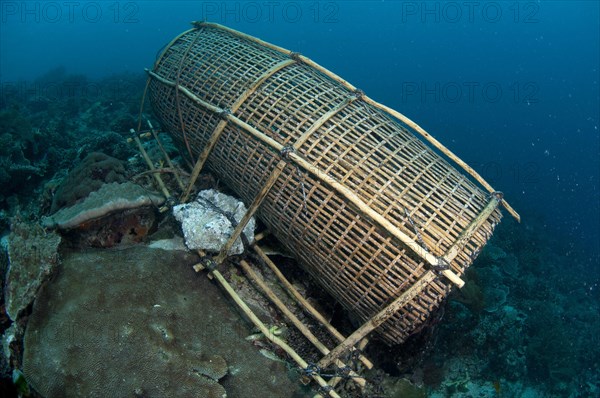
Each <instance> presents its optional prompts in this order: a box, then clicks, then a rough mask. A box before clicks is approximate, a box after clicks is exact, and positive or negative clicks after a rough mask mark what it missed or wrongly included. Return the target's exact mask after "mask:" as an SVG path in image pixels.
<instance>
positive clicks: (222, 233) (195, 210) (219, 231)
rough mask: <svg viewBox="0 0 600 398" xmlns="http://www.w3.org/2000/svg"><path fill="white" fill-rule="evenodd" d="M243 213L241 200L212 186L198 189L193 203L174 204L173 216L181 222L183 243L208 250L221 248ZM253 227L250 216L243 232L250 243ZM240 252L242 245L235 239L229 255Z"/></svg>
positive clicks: (192, 248) (215, 250) (242, 248)
mask: <svg viewBox="0 0 600 398" xmlns="http://www.w3.org/2000/svg"><path fill="white" fill-rule="evenodd" d="M244 214H246V206H244V203H242V202H241V201H239V200H237V199H235V198H233V197H231V196H228V195H225V194H222V193H220V192H217V191H215V190H214V189H209V190H206V191H201V192H200V193H199V194H198V196H197V198H196V200H195V201H193V202H190V203H187V204H183V205H178V206H175V207H173V215H174V216H175V218H176V219H177V221H179V222H180V223H181V229H182V231H183V236H184V238H185V244H186V246H187V247H188V248H189V249H190V250H198V249H200V250H205V251H209V252H219V251H220V250H221V248H222V247H223V245H225V243H226V242H227V240H229V238H230V237H231V234H232V233H233V230H234V229H235V225H237V223H239V222H240V220H241V219H242V217H244ZM228 217H233V219H234V220H235V225H232V224H231V221H230V220H229V218H228ZM254 227H255V221H254V217H253V218H251V219H250V221H249V222H248V224H247V225H246V228H244V232H243V234H244V235H245V236H246V239H248V242H249V243H252V242H253V241H254ZM243 252H244V245H243V243H242V240H241V239H240V238H238V239H237V240H236V241H235V243H234V245H233V246H232V247H231V249H230V250H229V255H233V254H241V253H243Z"/></svg>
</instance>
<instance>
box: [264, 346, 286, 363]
mask: <svg viewBox="0 0 600 398" xmlns="http://www.w3.org/2000/svg"><path fill="white" fill-rule="evenodd" d="M258 352H260V353H261V354H262V356H263V357H265V358H269V359H270V360H272V361H277V362H281V363H286V362H285V361H284V360H283V359H281V358H279V357H278V356H277V355H275V353H274V352H273V351H269V350H267V349H264V348H261V349H260V350H258Z"/></svg>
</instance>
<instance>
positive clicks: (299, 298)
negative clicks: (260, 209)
mask: <svg viewBox="0 0 600 398" xmlns="http://www.w3.org/2000/svg"><path fill="white" fill-rule="evenodd" d="M253 249H254V251H255V252H256V254H258V255H259V257H260V258H261V259H262V260H263V261H264V262H265V264H266V265H267V266H268V267H269V268H270V269H271V271H273V273H274V274H275V276H276V277H277V279H279V281H280V282H281V284H282V285H283V287H284V288H285V290H286V291H287V292H288V294H290V295H291V296H292V297H293V298H294V299H295V300H296V301H297V302H298V304H299V305H300V306H301V307H302V308H303V309H304V311H306V312H307V313H308V314H309V315H311V316H312V317H313V318H314V319H315V320H316V321H317V322H319V323H320V324H321V325H323V326H324V327H325V329H327V331H328V332H329V333H330V334H331V335H332V336H333V337H334V338H335V339H336V340H337V341H338V342H342V341H344V340H345V339H346V337H345V336H344V335H342V334H341V333H340V332H339V331H338V330H337V329H336V328H335V327H333V325H332V324H331V323H329V321H327V319H325V318H324V317H323V315H321V313H320V312H319V311H317V309H316V308H315V307H313V306H312V304H310V303H309V302H308V301H307V300H306V299H305V298H304V297H302V295H301V294H300V293H299V292H298V290H296V289H295V288H294V286H293V285H292V284H291V283H290V281H288V279H287V278H286V277H285V275H283V274H282V273H281V271H280V270H279V268H277V266H276V265H275V263H273V261H271V259H270V258H269V256H267V254H266V253H265V252H264V251H263V250H262V249H261V248H260V247H259V246H258V245H256V244H255V245H254V246H253ZM361 343H362V341H361ZM365 345H366V344H365ZM363 348H364V347H363ZM351 349H354V348H351ZM361 350H362V348H361ZM359 360H360V361H361V362H362V363H363V364H364V365H365V366H366V367H367V368H368V369H371V368H372V367H373V363H372V362H371V361H370V360H369V359H368V358H367V357H365V356H364V355H362V354H361V355H360V356H359Z"/></svg>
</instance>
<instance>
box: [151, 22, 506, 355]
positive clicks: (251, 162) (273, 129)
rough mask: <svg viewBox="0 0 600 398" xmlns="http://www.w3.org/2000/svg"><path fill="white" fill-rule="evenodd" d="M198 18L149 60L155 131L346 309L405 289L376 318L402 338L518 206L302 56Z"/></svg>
mask: <svg viewBox="0 0 600 398" xmlns="http://www.w3.org/2000/svg"><path fill="white" fill-rule="evenodd" d="M193 26H194V27H193V29H190V30H188V31H186V32H184V33H182V34H181V35H179V36H177V37H176V38H175V39H174V40H173V41H172V42H171V43H170V44H169V45H168V46H167V47H166V48H165V50H164V51H163V52H162V54H161V55H160V56H159V58H158V59H157V61H156V63H155V65H154V67H153V69H152V70H151V71H148V72H149V74H150V82H149V91H148V93H149V96H150V101H151V103H152V106H153V108H154V111H155V113H156V115H157V116H158V117H159V119H160V121H161V123H162V126H163V128H165V129H166V130H167V131H169V132H170V133H171V134H172V136H173V137H174V139H175V140H176V141H177V142H178V144H179V145H180V146H181V148H183V152H184V153H187V154H188V155H189V156H191V157H192V158H193V159H198V162H197V163H196V165H197V167H196V170H195V171H198V169H199V168H201V167H202V166H203V165H206V167H207V168H209V169H210V170H211V171H212V172H213V173H215V174H216V175H217V176H218V178H220V179H221V180H222V181H224V182H225V183H226V184H227V185H228V186H229V187H230V188H231V189H233V190H234V191H235V192H236V193H237V195H239V196H240V197H241V198H242V199H243V200H244V201H245V202H246V203H251V202H257V204H258V205H259V206H257V207H258V210H257V215H258V216H259V218H260V219H261V220H262V221H263V222H264V223H265V224H266V225H267V226H268V228H269V229H270V230H271V231H272V232H273V233H274V235H275V236H276V237H277V238H278V239H279V240H280V241H281V243H282V244H283V245H285V247H286V248H287V249H288V250H289V251H291V252H292V253H294V255H295V256H296V257H297V260H298V262H299V263H300V265H301V266H302V267H303V268H304V269H305V270H307V271H308V272H309V273H310V274H311V275H312V276H313V277H314V279H315V280H316V281H317V282H318V283H320V284H321V286H322V287H323V288H324V289H325V290H327V291H328V292H329V293H330V294H331V295H332V296H333V297H334V298H335V299H336V300H337V301H338V302H339V303H341V304H342V305H343V307H344V308H345V309H346V310H347V311H349V313H351V314H352V315H353V316H354V317H356V318H358V319H360V320H361V321H363V322H367V321H368V320H369V319H371V318H372V317H373V316H374V314H377V313H378V312H380V311H381V310H382V309H384V308H386V306H388V305H389V304H390V303H392V302H393V301H394V300H396V299H397V298H398V297H400V296H401V295H403V294H404V297H405V298H406V300H405V301H406V302H405V303H404V305H403V306H402V307H401V308H400V309H399V310H397V311H395V312H394V314H393V315H392V316H391V317H390V318H389V319H387V321H385V322H384V323H383V324H382V325H381V326H380V327H379V328H378V329H377V334H378V336H379V337H380V338H381V339H382V340H383V341H385V342H386V343H388V344H397V343H400V342H403V341H404V340H405V339H406V338H407V337H408V336H409V335H410V334H411V333H413V332H415V331H416V330H419V328H420V327H422V325H424V324H425V322H426V321H427V319H428V318H429V316H430V314H431V313H432V312H433V311H434V310H435V309H436V308H437V307H438V306H439V304H440V303H441V301H442V300H443V299H444V298H445V297H446V296H447V295H448V293H449V291H450V289H451V287H452V285H453V284H456V285H459V286H462V284H463V282H462V280H461V279H460V276H461V275H462V274H463V273H464V272H465V269H466V268H467V267H468V266H469V265H470V264H471V263H472V261H473V260H474V258H475V256H477V254H478V253H479V251H480V250H481V248H482V247H483V246H484V245H485V244H486V242H487V240H488V239H489V237H490V236H491V234H492V232H493V230H494V227H495V226H496V224H497V223H498V222H499V221H500V219H501V213H500V210H499V209H498V205H499V204H500V203H503V204H504V205H505V207H506V208H507V209H508V210H509V211H510V212H511V213H513V214H514V215H515V216H516V217H518V215H517V214H516V213H514V211H513V210H512V209H511V208H510V206H508V204H506V203H505V202H504V200H503V199H502V197H501V195H500V194H499V193H496V192H494V191H493V189H492V188H491V187H490V186H489V185H488V184H487V183H486V182H485V181H483V179H482V178H481V177H480V176H479V175H477V174H476V173H475V172H474V171H473V170H472V169H470V168H469V167H468V166H467V165H466V164H464V163H463V162H462V161H460V159H458V158H456V157H455V156H454V155H453V154H452V153H451V152H449V151H448V150H447V149H445V148H444V147H443V146H441V144H439V143H438V142H437V141H436V140H435V139H433V138H432V137H430V136H429V135H428V134H427V133H426V132H425V131H423V130H422V129H421V128H420V127H419V126H417V125H416V124H414V123H413V122H411V121H410V120H409V119H407V118H406V117H404V116H403V115H401V114H399V113H398V112H396V111H393V110H391V109H389V108H387V107H385V106H383V105H381V104H378V103H376V102H375V101H373V100H371V99H370V98H368V97H367V96H366V95H364V93H362V92H361V91H360V90H357V89H356V88H355V87H353V86H352V85H350V84H349V83H347V82H346V81H344V80H343V79H341V78H340V77H338V76H337V75H335V74H333V73H332V72H330V71H328V70H326V69H324V68H322V67H320V66H319V65H317V64H316V63H314V62H313V61H311V60H310V59H308V58H306V57H303V56H301V55H299V54H297V53H291V52H290V51H288V50H285V49H283V48H280V47H277V46H274V45H272V44H269V43H266V42H263V41H261V40H259V39H256V38H254V37H252V36H248V35H245V34H243V33H240V32H237V31H234V30H232V29H229V28H226V27H223V26H220V25H217V24H211V23H194V24H193ZM432 146H433V147H435V148H437V149H434V148H432ZM440 151H441V152H443V153H444V154H445V155H447V156H443V155H442V154H440ZM447 157H450V158H451V160H453V161H454V162H455V163H458V165H459V166H460V167H462V168H463V169H464V170H466V171H467V173H468V174H470V175H471V176H472V178H471V177H467V176H465V175H463V174H461V173H460V172H459V171H457V169H456V168H455V167H453V166H452V165H451V164H450V162H449V161H448V160H447V159H446V158H447ZM474 180H477V181H479V183H480V184H481V185H483V186H484V187H485V188H486V189H487V190H488V191H489V192H485V191H484V190H482V189H481V188H480V187H479V186H478V185H477V184H476V182H474ZM257 198H258V199H257ZM427 275H428V276H429V278H428V279H427V280H424V277H425V276H427ZM419 281H421V283H419V284H418V286H419V287H418V289H416V288H415V285H417V282H419ZM407 292H409V293H410V294H408V295H407V294H405V293H407Z"/></svg>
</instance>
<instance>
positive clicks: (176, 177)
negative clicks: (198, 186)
mask: <svg viewBox="0 0 600 398" xmlns="http://www.w3.org/2000/svg"><path fill="white" fill-rule="evenodd" d="M146 122H147V123H148V127H150V132H151V133H152V136H153V137H154V139H155V140H156V143H157V144H158V147H159V148H160V151H161V152H162V154H163V156H164V157H165V160H166V161H167V164H168V165H169V167H170V168H172V169H173V170H177V169H176V168H175V166H174V165H173V162H172V161H171V157H170V156H169V154H168V153H167V151H166V150H165V147H164V146H163V144H162V142H161V141H160V138H158V134H157V133H156V130H154V127H153V126H152V123H150V120H146ZM173 174H174V176H175V180H176V181H177V185H179V188H181V189H182V190H183V189H185V186H184V185H183V182H182V181H181V178H179V174H178V173H177V172H175V173H173Z"/></svg>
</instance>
